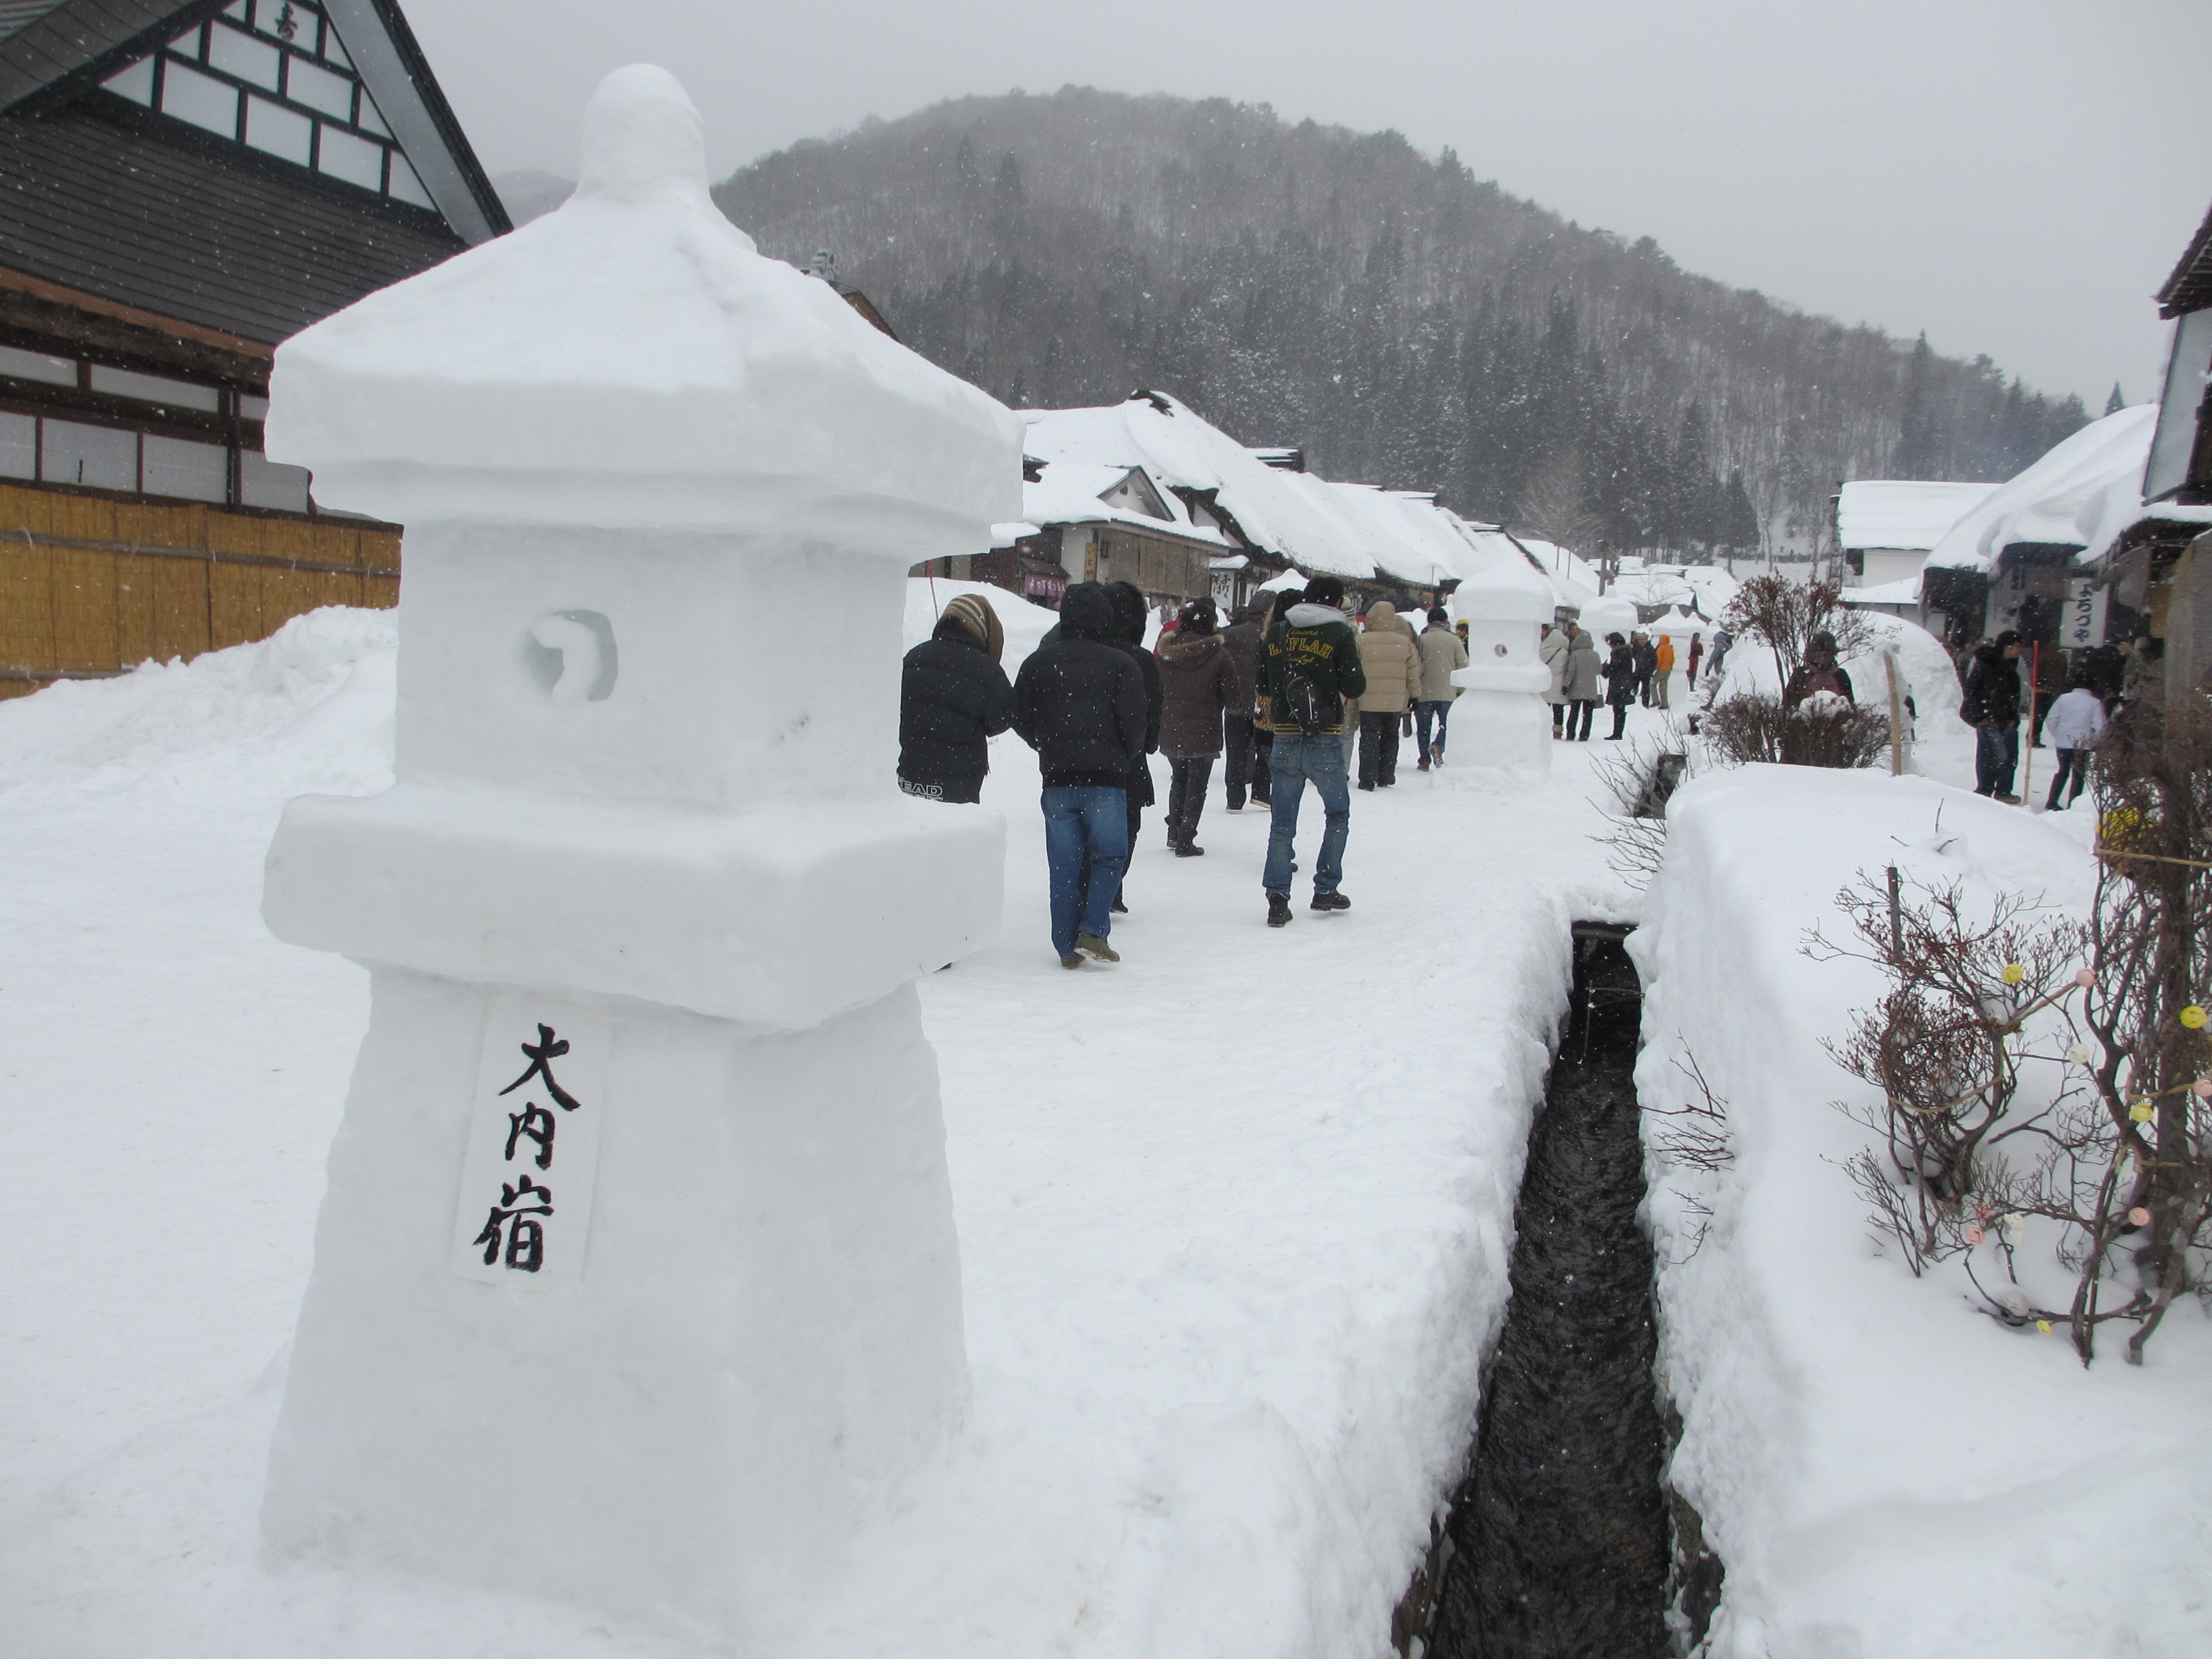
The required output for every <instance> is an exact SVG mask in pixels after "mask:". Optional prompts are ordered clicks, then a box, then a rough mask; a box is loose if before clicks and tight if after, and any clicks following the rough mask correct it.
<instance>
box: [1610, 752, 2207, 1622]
mask: <svg viewBox="0 0 2212 1659" xmlns="http://www.w3.org/2000/svg"><path fill="white" fill-rule="evenodd" d="M2087 816H2088V815H2087V813H2086V812H2081V813H2075V814H2070V815H2067V817H2064V818H2060V817H2052V818H2049V819H2044V818H2039V817H2032V816H2030V815H2029V814H2027V813H2026V812H2023V811H2019V810H2017V809H2014V808H2008V807H2004V806H2001V805H1996V804H1995V803H1992V802H1990V801H1986V800H1983V799H1978V798H1976V797H1974V796H1972V795H1969V794H1967V793H1964V792H1963V791H1960V790H1958V789H1954V788H1950V787H1945V786H1943V785H1942V784H1939V783H1936V782H1933V781H1928V780H1924V779H1919V778H1902V779H1892V778H1888V777H1886V776H1881V775H1874V774H1869V773H1850V772H1823V771H1814V770H1810V769H1801V768H1781V767H1751V768H1746V769H1742V770H1740V771H1735V772H1728V773H1721V774H1716V775H1708V776H1705V777H1703V778H1701V779H1699V780H1698V781H1696V782H1694V783H1692V784H1691V785H1690V786H1688V787H1686V788H1684V789H1683V790H1682V791H1681V792H1680V793H1678V794H1677V795H1676V796H1675V797H1674V801H1673V802H1672V804H1671V805H1670V809H1669V813H1668V817H1669V826H1670V827H1669V836H1668V850H1667V855H1666V860H1665V864H1664V866H1663V867H1662V871H1661V872H1660V874H1659V876H1658V878H1657V879H1656V883H1655V884H1654V885H1653V887H1652V889H1651V891H1650V895H1649V898H1648V904H1647V910H1646V915H1645V919H1644V926H1643V927H1642V928H1641V929H1640V930H1639V932H1638V933H1637V934H1636V935H1635V936H1634V938H1633V940H1632V951H1633V952H1634V954H1635V956H1636V958H1637V961H1638V966H1639V969H1641V971H1642V973H1643V975H1644V989H1645V997H1646V1000H1645V1005H1644V1040H1645V1044H1646V1046H1645V1048H1644V1054H1643V1056H1642V1058H1641V1060H1639V1062H1638V1072H1637V1083H1638V1092H1639V1095H1640V1097H1642V1100H1643V1103H1644V1108H1645V1119H1644V1121H1645V1134H1646V1143H1647V1151H1648V1152H1650V1158H1649V1170H1650V1183H1651V1197H1650V1215H1651V1219H1652V1224H1653V1229H1654V1232H1655V1235H1656V1243H1657V1246H1658V1253H1659V1257H1660V1263H1661V1265H1660V1279H1659V1287H1660V1305H1661V1312H1662V1322H1661V1357H1660V1365H1661V1371H1662V1385H1663V1386H1664V1387H1665V1388H1666V1389H1668V1391H1669V1392H1671V1394H1672V1396H1673V1398H1674V1401H1675V1403H1676V1404H1677V1405H1678V1406H1679V1407H1680V1411H1681V1413H1682V1417H1683V1420H1684V1424H1685V1433H1684V1437H1683V1439H1682V1442H1681V1445H1680V1450H1679V1452H1678V1454H1677V1455H1676V1457H1675V1459H1674V1466H1673V1479H1674V1482H1675V1484H1676V1485H1677V1486H1678V1487H1679V1488H1680V1490H1681V1491H1682V1492H1684V1493H1685V1494H1686V1496H1687V1497H1688V1498H1689V1499H1690V1500H1691V1501H1692V1503H1693V1504H1696V1505H1697V1507H1698V1508H1699V1510H1700V1511H1702V1513H1703V1515H1704V1517H1705V1528H1706V1533H1707V1535H1708V1538H1709V1540H1710V1541H1711V1544H1712V1545H1713V1547H1715V1548H1716V1549H1717V1551H1718V1553H1720V1555H1721V1556H1722V1558H1723V1560H1724V1562H1725V1564H1726V1570H1727V1583H1726V1588H1725V1594H1724V1600H1723V1605H1722V1607H1721V1611H1720V1613H1719V1615H1718V1618H1717V1620H1716V1623H1715V1626H1714V1628H1713V1632H1712V1637H1711V1648H1710V1650H1709V1651H1710V1653H1711V1655H1712V1656H1714V1659H1923V1656H1924V1659H1962V1656H1980V1655H1987V1656H1990V1659H1998V1656H2002V1659H2083V1656H2090V1655H2114V1656H2118V1655H2131V1656H2134V1655H2142V1656H2160V1659H2182V1656H2185V1655H2189V1656H2197V1655H2202V1654H2204V1653H2206V1652H2208V1651H2212V1324H2208V1322H2207V1321H2206V1319H2205V1317H2204V1316H2203V1312H2202V1310H2197V1309H2194V1308H2189V1307H2183V1308H2178V1309H2177V1310H2175V1312H2174V1314H2173V1315H2172V1316H2171V1317H2170V1318H2169V1319H2168V1321H2167V1322H2166V1326H2165V1327H2164V1328H2163V1329H2162V1330H2161V1332H2160V1337H2159V1340H2158V1342H2157V1343H2155V1344H2154V1345H2153V1346H2152V1347H2151V1349H2150V1351H2149V1358H2148V1364H2146V1365H2145V1366H2144V1367H2143V1368H2142V1369H2134V1368H2130V1367H2129V1366H2127V1365H2125V1364H2122V1363H2121V1361H2120V1358H2119V1356H2118V1346H2119V1345H2118V1342H2113V1343H2111V1344H2109V1345H2107V1346H2108V1347H2109V1348H2110V1349H2111V1350H2112V1352H2111V1353H2110V1355H2109V1357H2107V1358H2100V1360H2099V1361H2098V1363H2097V1364H2096V1365H2095V1367H2094V1368H2093V1370H2083V1368H2082V1367H2081V1364H2079V1362H2078V1361H2077V1360H2076V1358H2075V1354H2074V1352H2073V1349H2072V1348H2071V1346H2069V1344H2068V1343H2067V1341H2066V1340H2065V1339H2064V1337H2063V1334H2059V1335H2043V1334H2037V1332H2036V1331H2035V1330H2034V1328H2033V1327H2032V1326H2031V1327H2028V1328H2026V1329H2024V1330H2013V1329H2008V1328H2006V1327H2004V1326H2003V1325H2002V1324H2001V1323H1999V1322H1997V1321H1996V1320H1993V1319H1991V1318H1990V1317H1988V1316H1985V1315H1984V1314H1983V1313H1982V1312H1979V1311H1978V1310H1977V1308H1976V1305H1975V1304H1973V1302H1972V1300H1971V1298H1970V1297H1968V1295H1967V1294H1966V1286H1965V1282H1964V1280H1963V1279H1957V1278H1955V1277H1953V1276H1950V1275H1948V1274H1946V1273H1931V1274H1930V1275H1929V1276H1928V1277H1927V1278H1924V1279H1914V1278H1912V1277H1911V1274H1910V1273H1909V1272H1908V1271H1907V1269H1906V1267H1905V1265H1904V1264H1903V1263H1902V1262H1901V1261H1899V1260H1897V1259H1896V1256H1895V1253H1894V1251H1891V1252H1890V1253H1888V1254H1884V1252H1883V1251H1882V1250H1881V1249H1879V1248H1877V1246H1876V1245H1875V1243H1873V1242H1871V1240H1870V1237H1869V1232H1870V1229H1869V1224H1868V1221H1867V1218H1866V1213H1865V1206H1864V1204H1863V1202H1862V1201H1861V1200H1860V1198H1859V1196H1858V1194H1857V1192H1856V1191H1855V1190H1854V1189H1853V1188H1852V1185H1851V1182H1850V1180H1849V1178H1848V1177H1847V1176H1846V1174H1845V1172H1844V1169H1843V1168H1842V1167H1841V1166H1842V1165H1843V1164H1844V1162H1845V1160H1847V1159H1848V1158H1850V1156H1851V1155H1852V1154H1853V1153H1854V1152H1857V1151H1858V1150H1859V1149H1860V1148H1861V1147H1862V1146H1864V1145H1865V1144H1866V1142H1867V1140H1868V1138H1869V1134H1870V1133H1871V1132H1870V1131H1868V1130H1866V1129H1864V1128H1863V1127H1860V1126H1859V1125H1858V1124H1857V1123H1855V1122H1854V1121H1851V1120H1850V1118H1848V1117H1847V1116H1845V1115H1844V1113H1843V1112H1841V1111H1839V1110H1838V1109H1836V1108H1835V1105H1834V1103H1836V1102H1838V1101H1853V1100H1857V1101H1860V1102H1862V1103H1863V1102H1864V1101H1865V1100H1866V1098H1867V1097H1868V1095H1869V1091H1868V1089H1867V1087H1866V1085H1861V1084H1858V1083H1857V1082H1856V1081H1854V1080H1853V1079H1851V1078H1850V1077H1849V1076H1847V1075H1846V1074H1845V1073H1844V1072H1843V1071H1842V1070H1841V1069H1840V1068H1839V1067H1838V1066H1836V1065H1835V1064H1834V1063H1833V1062H1832V1060H1830V1059H1829V1058H1828V1057H1827V1055H1826V1053H1825V1052H1824V1050H1823V1048H1822V1047H1821V1044H1822V1042H1823V1040H1824V1039H1827V1040H1834V1039H1838V1038H1840V1037H1842V1036H1844V1032H1845V1030H1846V1028H1847V1025H1848V1024H1849V1020H1850V1015H1851V1013H1852V1012H1853V1011H1854V1010H1855V1009H1857V1008H1858V1007H1861V1006H1865V1005H1868V1004H1870V1003H1872V1002H1874V1001H1875V1000H1877V999H1878V997H1879V996H1880V994H1881V989H1882V984H1883V981H1881V978H1880V977H1879V975H1877V973H1876V971H1875V969H1873V968H1872V967H1871V966H1869V964H1867V963H1862V962H1858V961H1855V960H1848V959H1844V960H1829V961H1826V962H1815V961H1814V960H1811V959H1809V958H1808V957H1807V956H1806V955H1805V954H1804V953H1803V951H1802V946H1803V945H1804V943H1805V941H1806V937H1807V934H1808V930H1810V929H1811V928H1813V927H1814V926H1816V925H1819V926H1820V927H1822V928H1823V930H1824V932H1825V933H1826V935H1827V936H1828V937H1829V938H1830V939H1844V938H1848V936H1849V928H1848V925H1847V924H1846V923H1844V921H1843V919H1842V918H1841V916H1840V915H1838V911H1837V910H1836V908H1835V904H1834V900H1835V896H1836V895H1837V893H1838V890H1840V889H1842V888H1844V887H1845V886H1846V885H1848V884H1852V883H1853V882H1854V881H1855V879H1857V878H1859V877H1860V876H1862V874H1864V873H1871V874H1872V875H1873V876H1874V877H1875V878H1876V879H1878V880H1879V879H1880V878H1881V874H1882V871H1883V867H1884V866H1887V865H1889V864H1895V865H1897V866H1899V868H1900V870H1901V871H1902V872H1903V874H1904V876H1905V879H1906V881H1907V882H1908V883H1917V884H1927V885H1933V884H1943V883H1948V882H1951V881H1956V882H1958V883H1960V884H1961V885H1962V888H1963V892H1964V895H1965V897H1966V902H1967V904H1968V906H1969V908H1972V907H1974V906H1980V907H1983V908H1984V909H1986V907H1987V906H1988V904H1989V903H1990V901H1991V900H1992V899H1993V898H1994V897H1995V896H1996V895H1997V894H1999V893H2001V892H2012V893H2029V894H2040V895H2042V896H2044V897H2045V898H2046V899H2047V900H2048V901H2049V902H2051V903H2052V904H2054V905H2057V906H2059V907H2062V908H2067V909H2070V910H2072V911H2074V912H2075V913H2077V914H2078V913H2079V912H2080V911H2081V909H2083V908H2085V907H2086V905H2087V899H2088V895H2089V890H2090V887H2091V884H2092V881H2093V865H2092V861H2091V860H2090V858H2089V856H2088V854H2087V850H2086V848H2084V846H2083V845H2082V844H2081V842H2082V839H2084V838H2086V836H2087V833H2088V824H2087ZM1692 1064H1694V1066H1696V1068H1697V1070H1698V1071H1699V1073H1702V1075H1703V1077H1704V1079H1705V1082H1706V1083H1707V1084H1708V1085H1710V1086H1711V1091H1712V1092H1713V1094H1714V1096H1715V1097H1717V1098H1718V1099H1719V1100H1721V1101H1722V1102H1723V1103H1725V1105H1726V1108H1727V1112H1728V1122H1729V1135H1730V1140H1731V1146H1732V1150H1733V1152H1734V1161H1733V1164H1731V1165H1730V1166H1729V1168H1728V1169H1727V1170H1725V1171H1723V1173H1721V1174H1720V1175H1719V1176H1705V1175H1702V1174H1700V1173H1699V1172H1698V1171H1696V1170H1690V1169H1686V1168H1684V1167H1681V1165H1680V1163H1679V1162H1678V1161H1676V1160H1674V1159H1671V1158H1669V1157H1668V1156H1667V1155H1666V1154H1665V1153H1664V1152H1662V1151H1660V1150H1658V1143H1659V1142H1661V1141H1662V1139H1664V1137H1665V1136H1666V1134H1667V1133H1668V1119H1666V1118H1665V1117H1663V1116H1662V1115H1661V1114H1663V1113H1665V1112H1667V1111H1668V1110H1672V1109H1679V1108H1681V1107H1683V1106H1685V1105H1686V1104H1689V1103H1692V1102H1693V1101H1695V1100H1696V1099H1697V1098H1698V1094H1697V1091H1696V1089H1695V1086H1694V1085H1693V1084H1692V1080H1691V1078H1690V1076H1689V1073H1688V1067H1689V1066H1691V1065H1692ZM1706 1211H1710V1215H1708V1214H1707V1213H1705V1212H1706ZM1701 1236H1702V1237H1701ZM2149 1425H2156V1435H2155V1438H2153V1437H2152V1436H2150V1435H2149V1434H2148V1433H2146V1429H2147V1428H2148V1426H2149Z"/></svg>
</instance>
